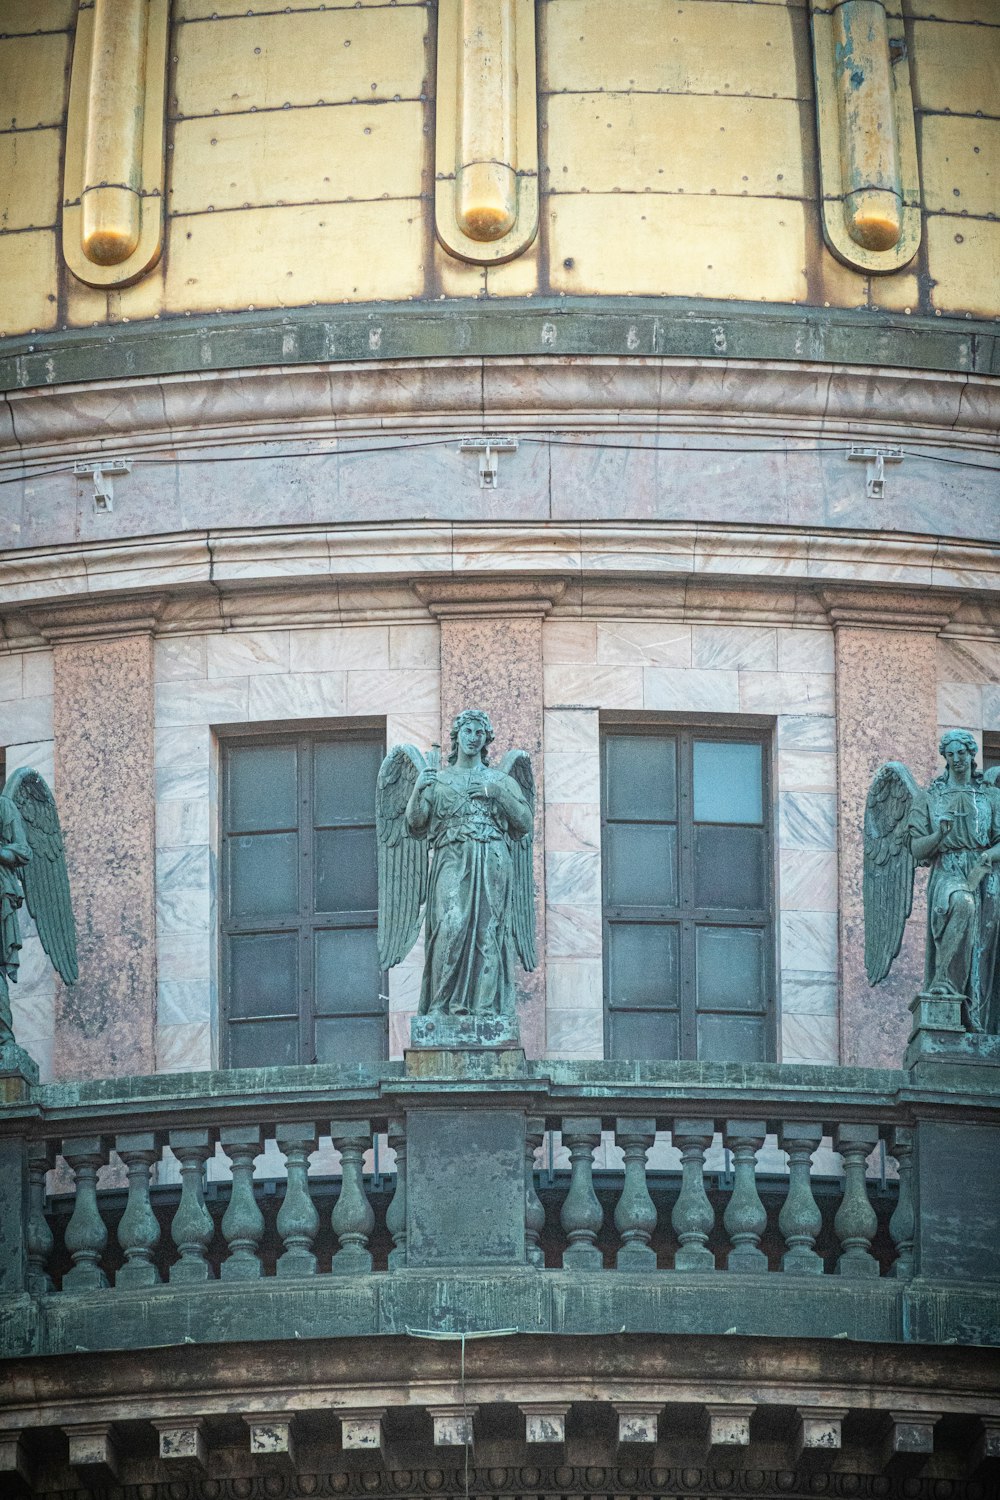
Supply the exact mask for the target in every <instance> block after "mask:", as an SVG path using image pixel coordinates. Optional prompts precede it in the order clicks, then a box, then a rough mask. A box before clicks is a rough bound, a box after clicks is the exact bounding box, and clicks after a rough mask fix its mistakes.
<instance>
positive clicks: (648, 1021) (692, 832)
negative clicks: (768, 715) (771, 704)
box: [602, 724, 774, 1061]
mask: <svg viewBox="0 0 1000 1500" xmlns="http://www.w3.org/2000/svg"><path fill="white" fill-rule="evenodd" d="M765 749H766V739H765V737H764V736H762V735H758V734H754V733H747V732H739V731H737V730H735V729H733V730H729V729H715V728H711V729H708V728H705V729H701V728H683V729H682V728H675V727H673V726H666V725H649V726H646V725H641V726H639V725H634V724H629V725H621V726H617V725H614V726H608V727H607V728H606V729H605V732H604V736H603V740H602V841H603V843H602V866H603V882H604V996H605V1038H606V1049H607V1053H608V1056H609V1057H623V1058H658V1057H662V1058H682V1057H687V1058H702V1059H704V1060H708V1061H760V1060H764V1059H767V1058H770V1057H773V1056H774V1042H773V1033H774V1026H773V1005H772V1002H771V994H772V990H773V975H772V970H773V961H772V948H773V928H772V918H771V844H770V835H769V797H768V781H767V756H766V755H765Z"/></svg>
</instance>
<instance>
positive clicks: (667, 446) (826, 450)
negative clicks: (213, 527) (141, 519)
mask: <svg viewBox="0 0 1000 1500" xmlns="http://www.w3.org/2000/svg"><path fill="white" fill-rule="evenodd" d="M476 436H477V437H479V436H481V437H483V438H487V437H490V436H497V434H494V433H485V432H484V433H481V434H476ZM457 440H458V439H457V438H456V436H455V435H454V434H449V435H448V436H447V437H440V438H418V439H412V440H410V439H404V440H402V441H401V442H398V443H381V444H378V445H374V446H366V447H362V448H347V447H338V448H312V449H307V450H305V451H303V450H282V451H280V452H270V451H261V452H257V453H218V454H212V455H211V456H205V455H178V456H173V455H166V454H163V455H158V454H157V453H156V452H155V450H154V451H153V452H150V453H142V454H135V455H134V456H132V457H130V458H129V459H128V462H129V463H130V464H131V465H132V466H133V468H136V467H140V466H150V467H152V466H155V465H183V464H201V465H204V464H209V463H212V464H217V463H248V462H255V461H256V462H265V461H266V462H272V463H277V462H282V461H284V460H290V459H293V460H297V461H302V460H305V459H309V458H325V459H336V458H340V459H345V458H361V457H365V456H370V455H372V454H379V453H385V454H396V453H408V452H413V451H415V450H417V449H422V448H450V447H452V446H453V445H454V444H455V443H456V441H457ZM305 441H308V440H305ZM314 441H315V440H314ZM339 441H343V440H342V439H340V440H339ZM518 442H519V443H522V444H528V443H534V444H537V445H539V446H541V445H543V444H548V445H549V446H550V447H557V448H578V449H579V448H587V449H595V450H599V451H602V452H611V453H615V452H617V453H646V454H656V453H718V454H724V455H727V456H729V457H733V458H745V457H749V458H752V457H755V456H756V455H758V454H767V455H773V454H781V455H783V456H784V457H786V458H803V457H808V458H817V457H818V458H827V457H830V456H837V455H838V454H842V453H843V450H844V445H845V439H843V438H832V437H830V438H828V437H816V438H807V437H803V438H790V439H789V440H788V441H787V442H785V443H779V444H773V443H771V444H762V443H755V444H753V445H747V446H737V445H735V444H721V443H661V442H655V441H650V442H645V443H638V442H608V441H602V440H601V439H594V438H583V437H574V436H573V435H572V434H565V435H557V434H552V433H544V434H535V433H525V434H520V435H519V436H518ZM796 443H798V444H801V445H802V446H794V444H796ZM820 443H823V444H827V445H828V446H826V447H818V446H817V444H820ZM899 456H900V457H901V458H916V459H920V460H922V461H925V462H929V463H938V464H949V465H951V466H954V467H957V468H963V469H977V470H980V471H982V472H984V473H988V474H1000V464H991V463H977V462H976V461H975V460H973V459H966V458H950V457H947V456H946V455H945V454H941V453H925V452H919V451H916V450H912V449H911V450H907V449H902V450H901V452H900V455H899ZM121 457H122V455H121V454H120V453H117V452H116V454H115V458H121ZM99 459H100V455H99V454H98V455H95V458H94V462H95V464H96V463H97V462H98V461H99ZM108 462H109V463H110V462H111V454H110V453H109V454H108ZM72 472H73V470H71V469H70V467H69V465H67V464H62V465H59V466H58V467H54V468H53V467H49V468H44V469H30V470H29V469H27V468H25V469H24V470H23V471H22V472H21V473H19V474H10V475H7V476H4V477H0V485H5V484H19V483H27V482H29V481H35V480H40V479H53V478H56V477H58V476H59V475H61V474H68V473H72ZM80 477H84V476H80Z"/></svg>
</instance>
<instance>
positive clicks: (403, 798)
mask: <svg viewBox="0 0 1000 1500" xmlns="http://www.w3.org/2000/svg"><path fill="white" fill-rule="evenodd" d="M424 764H425V762H424V758H423V756H422V755H421V753H420V751H419V750H417V749H415V748H414V746H413V745H393V747H392V749H391V750H390V751H389V754H388V755H387V756H386V758H385V760H384V761H383V762H382V764H381V766H380V768H379V773H378V781H377V782H376V784H375V837H376V840H377V842H378V960H379V964H380V965H381V967H382V968H383V969H391V968H393V967H394V965H396V964H398V963H402V961H403V959H404V958H405V957H406V955H407V954H408V953H409V951H410V949H411V948H412V947H413V945H414V943H415V942H416V941H417V933H418V932H419V930H420V908H421V907H422V906H423V904H424V901H425V900H426V897H427V845H426V843H425V842H424V840H423V839H418V838H414V836H413V835H412V833H411V832H410V830H409V828H408V827H407V826H406V804H407V803H408V802H409V800H410V793H411V792H412V791H413V788H414V786H415V785H416V781H417V777H418V776H419V775H420V773H421V771H422V770H423V769H424Z"/></svg>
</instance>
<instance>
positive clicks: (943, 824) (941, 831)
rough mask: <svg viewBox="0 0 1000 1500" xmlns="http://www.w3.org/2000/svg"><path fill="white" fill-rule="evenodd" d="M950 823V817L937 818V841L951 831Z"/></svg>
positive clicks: (944, 837)
mask: <svg viewBox="0 0 1000 1500" xmlns="http://www.w3.org/2000/svg"><path fill="white" fill-rule="evenodd" d="M951 824H952V820H951V818H941V819H939V821H938V826H937V831H938V842H939V843H940V841H941V840H942V839H946V838H947V837H948V835H949V833H950V832H951Z"/></svg>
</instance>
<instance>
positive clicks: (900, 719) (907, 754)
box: [836, 596, 940, 1068]
mask: <svg viewBox="0 0 1000 1500" xmlns="http://www.w3.org/2000/svg"><path fill="white" fill-rule="evenodd" d="M872 602H873V606H874V603H875V601H874V599H873V601H872ZM893 603H894V601H893V599H892V596H889V598H888V600H887V601H886V609H885V612H884V620H885V626H886V627H888V628H879V627H878V626H875V625H874V624H872V625H869V624H867V623H861V622H860V621H859V623H857V624H855V623H853V622H850V621H847V620H844V621H842V622H840V623H839V624H837V630H836V657H837V759H838V782H839V792H838V827H839V859H840V975H841V1004H840V1051H841V1056H840V1060H841V1062H842V1063H845V1064H849V1065H853V1066H860V1067H873V1068H874V1067H887V1068H898V1067H900V1066H901V1063H902V1057H903V1050H904V1048H905V1046H906V1039H907V1036H908V1035H909V1031H910V1015H909V1011H908V1009H907V1007H908V1005H909V1002H910V1000H911V999H912V998H913V996H914V995H915V994H916V993H917V991H918V990H919V989H920V988H921V985H922V983H923V977H924V974H923V952H924V924H925V921H926V908H925V905H924V887H925V880H924V879H923V877H922V876H921V875H920V874H918V877H917V893H916V898H915V900H914V903H913V915H912V917H911V918H910V921H909V923H908V924H907V929H906V936H905V938H904V939H903V947H902V951H901V952H900V955H899V957H898V958H897V959H896V962H895V963H894V965H893V967H892V973H891V974H890V975H889V977H888V979H886V980H885V981H884V982H883V983H882V984H880V985H879V986H878V988H877V989H872V988H871V987H870V986H869V984H868V980H867V977H866V975H865V920H864V905H863V899H862V869H863V852H864V843H863V828H864V813H865V799H866V798H867V796H868V788H869V787H870V785H871V781H872V776H873V774H874V772H875V770H876V768H877V767H878V766H879V765H881V763H882V762H883V761H886V760H901V761H904V762H905V764H906V765H907V766H909V768H910V770H911V771H912V773H913V775H914V776H915V777H916V779H917V781H918V782H919V783H920V784H921V786H926V784H927V782H928V781H929V780H930V779H931V777H932V776H934V775H936V774H937V771H938V769H939V768H940V762H939V757H938V754H937V740H938V731H937V661H936V642H935V635H934V625H933V623H932V622H930V621H928V622H927V623H923V622H921V621H914V622H913V624H912V626H910V627H909V628H898V627H897V628H893V620H894V613H893ZM873 614H874V609H873ZM928 627H930V628H928Z"/></svg>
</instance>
